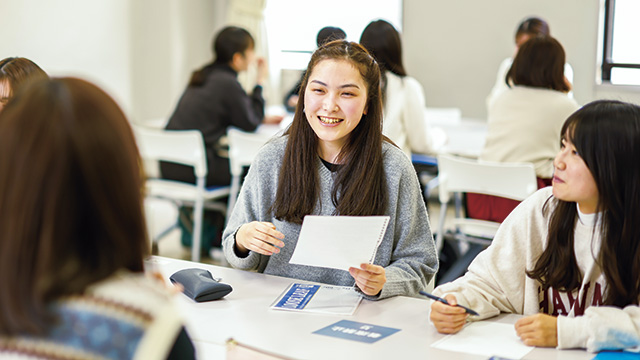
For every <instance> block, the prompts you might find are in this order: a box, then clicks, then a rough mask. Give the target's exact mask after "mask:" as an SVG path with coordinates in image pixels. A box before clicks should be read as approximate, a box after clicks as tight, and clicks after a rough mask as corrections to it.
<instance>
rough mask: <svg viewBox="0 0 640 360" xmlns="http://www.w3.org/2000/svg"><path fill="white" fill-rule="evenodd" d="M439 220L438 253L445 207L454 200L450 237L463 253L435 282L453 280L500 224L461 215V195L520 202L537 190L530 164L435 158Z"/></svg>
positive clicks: (533, 171)
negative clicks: (461, 246)
mask: <svg viewBox="0 0 640 360" xmlns="http://www.w3.org/2000/svg"><path fill="white" fill-rule="evenodd" d="M438 179H439V184H438V186H439V200H440V219H439V223H438V233H437V236H436V247H437V249H438V251H441V250H442V247H443V244H444V237H445V232H446V230H445V225H444V224H445V218H446V214H447V205H448V203H449V201H450V200H451V199H454V201H455V206H456V207H455V218H454V219H452V224H453V226H454V227H455V230H453V232H449V234H448V235H450V236H452V238H453V240H454V241H455V242H456V243H457V245H461V244H464V245H463V247H468V249H467V251H466V252H464V254H463V255H462V256H461V257H460V258H459V259H458V260H457V261H456V262H455V263H454V264H453V265H452V266H451V268H450V269H449V270H448V271H447V272H446V273H444V274H443V275H441V276H440V279H439V283H445V282H449V281H452V280H455V279H456V278H458V277H459V276H461V275H463V274H464V272H466V269H467V267H468V266H469V264H471V261H473V259H474V258H475V256H476V255H477V254H478V253H480V251H482V250H483V249H485V248H486V247H487V246H489V244H490V243H491V240H492V239H493V237H494V236H495V234H496V231H497V230H498V227H499V226H500V223H497V222H493V221H485V220H477V219H469V218H465V217H463V216H462V205H461V203H462V201H461V197H460V195H461V194H462V193H467V192H468V193H478V194H487V195H494V196H501V197H505V198H509V199H514V200H519V201H522V200H524V199H525V198H527V197H528V196H529V195H531V194H533V193H534V192H535V191H536V190H537V189H538V184H537V180H536V173H535V169H534V167H533V164H531V163H498V162H488V161H479V160H471V159H466V158H462V157H457V156H452V155H446V154H441V155H438Z"/></svg>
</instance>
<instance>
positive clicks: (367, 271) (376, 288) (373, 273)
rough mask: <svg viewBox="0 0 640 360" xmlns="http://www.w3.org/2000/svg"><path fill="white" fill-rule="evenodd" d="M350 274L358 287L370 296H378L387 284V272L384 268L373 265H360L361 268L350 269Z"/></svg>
mask: <svg viewBox="0 0 640 360" xmlns="http://www.w3.org/2000/svg"><path fill="white" fill-rule="evenodd" d="M349 274H351V276H353V278H354V279H355V280H356V285H358V287H359V288H360V290H362V292H363V293H365V294H366V295H369V296H376V295H378V293H380V291H381V290H382V287H383V286H384V283H386V282H387V277H386V276H385V271H384V268H383V267H382V266H378V265H373V264H360V268H359V269H358V268H355V267H351V268H349Z"/></svg>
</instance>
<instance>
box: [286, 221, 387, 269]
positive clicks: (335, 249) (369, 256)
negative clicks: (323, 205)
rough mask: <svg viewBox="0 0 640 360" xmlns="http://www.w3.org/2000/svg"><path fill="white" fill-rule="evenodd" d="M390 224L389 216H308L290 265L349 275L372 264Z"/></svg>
mask: <svg viewBox="0 0 640 360" xmlns="http://www.w3.org/2000/svg"><path fill="white" fill-rule="evenodd" d="M388 223H389V217H388V216H315V215H307V216H305V217H304V221H303V222H302V229H301V230H300V237H299V238H298V244H297V245H296V249H295V250H294V251H293V255H292V256H291V260H290V261H289V262H290V263H292V264H299V265H308V266H318V267H325V268H332V269H340V270H347V271H348V270H349V268H350V267H360V264H362V263H371V262H372V261H373V259H374V257H375V254H376V250H377V249H378V245H380V242H381V241H382V238H383V237H384V234H385V231H386V229H387V224H388Z"/></svg>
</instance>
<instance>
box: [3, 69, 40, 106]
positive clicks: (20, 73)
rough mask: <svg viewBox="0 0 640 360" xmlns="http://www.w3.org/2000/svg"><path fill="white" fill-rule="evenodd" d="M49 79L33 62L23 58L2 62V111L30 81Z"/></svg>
mask: <svg viewBox="0 0 640 360" xmlns="http://www.w3.org/2000/svg"><path fill="white" fill-rule="evenodd" d="M40 78H47V74H46V73H45V72H44V71H43V70H42V69H41V68H40V67H39V66H38V65H36V64H35V63H34V62H33V61H31V60H29V59H27V58H23V57H8V58H4V59H2V60H0V111H2V109H3V108H4V107H5V106H7V103H9V100H11V98H12V97H13V95H14V94H15V93H17V92H18V91H19V90H20V87H21V86H22V85H23V84H25V83H26V82H27V81H28V80H33V79H40Z"/></svg>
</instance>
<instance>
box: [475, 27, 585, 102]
mask: <svg viewBox="0 0 640 360" xmlns="http://www.w3.org/2000/svg"><path fill="white" fill-rule="evenodd" d="M540 35H544V36H550V35H551V31H550V30H549V24H548V23H547V22H546V21H545V20H543V19H541V18H538V17H529V18H526V19H524V20H523V21H522V22H521V23H520V24H519V25H518V29H517V30H516V35H515V44H516V49H515V53H514V57H515V54H517V53H518V49H520V46H522V44H524V43H525V42H526V41H527V40H529V39H530V38H532V37H535V36H540ZM514 57H509V58H506V59H504V60H502V62H501V63H500V67H499V68H498V74H497V75H496V83H495V84H494V85H493V88H492V89H491V93H489V96H487V108H490V107H491V104H493V102H494V101H495V99H496V98H497V97H498V95H500V94H501V93H502V92H503V91H505V90H507V88H508V87H507V82H506V81H505V79H506V77H507V72H508V71H509V69H510V68H511V64H512V63H513V58H514ZM564 76H565V77H566V78H567V83H568V85H569V93H568V94H569V97H573V92H571V87H572V85H571V84H573V68H572V67H571V65H570V64H569V63H565V64H564Z"/></svg>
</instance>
